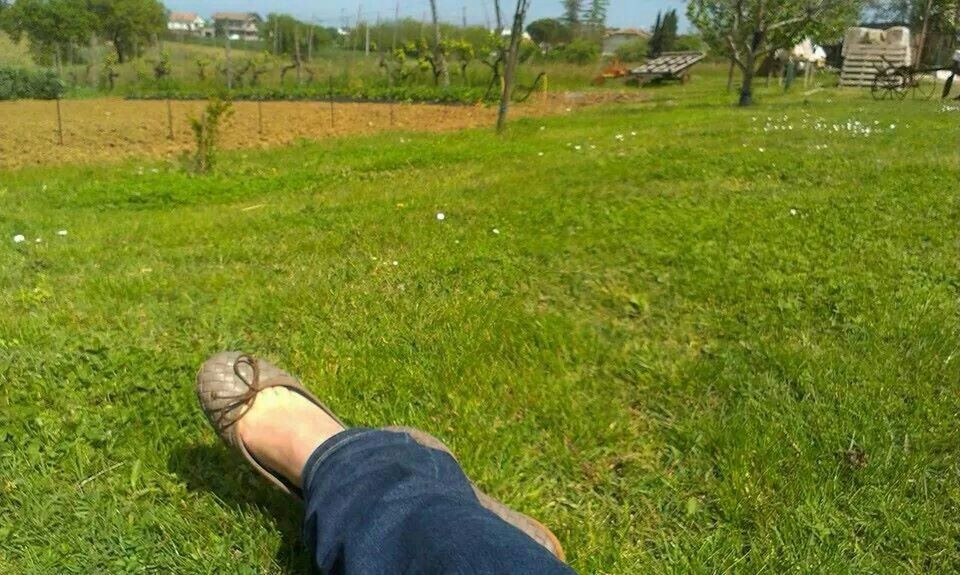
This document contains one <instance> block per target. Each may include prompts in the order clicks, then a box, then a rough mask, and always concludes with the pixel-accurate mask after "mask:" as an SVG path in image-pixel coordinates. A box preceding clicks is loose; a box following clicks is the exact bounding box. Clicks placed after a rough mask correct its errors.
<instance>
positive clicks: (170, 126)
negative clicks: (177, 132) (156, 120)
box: [167, 98, 173, 140]
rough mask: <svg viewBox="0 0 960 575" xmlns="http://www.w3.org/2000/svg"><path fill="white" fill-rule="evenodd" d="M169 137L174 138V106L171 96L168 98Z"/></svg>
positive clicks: (169, 138)
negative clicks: (171, 102) (171, 103)
mask: <svg viewBox="0 0 960 575" xmlns="http://www.w3.org/2000/svg"><path fill="white" fill-rule="evenodd" d="M167 139H168V140H172V139H173V107H172V106H171V105H170V98H167Z"/></svg>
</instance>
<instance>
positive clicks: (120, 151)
mask: <svg viewBox="0 0 960 575" xmlns="http://www.w3.org/2000/svg"><path fill="white" fill-rule="evenodd" d="M641 97H642V96H641V94H640V93H639V92H632V93H629V92H627V93H614V92H597V93H589V94H557V95H551V97H550V98H549V99H548V100H540V101H538V102H535V103H526V104H518V105H516V106H515V107H514V112H513V113H514V115H515V116H542V115H548V114H557V113H565V112H566V110H567V109H575V108H577V107H581V106H586V105H591V104H597V103H602V102H608V101H624V100H636V99H639V98H641ZM170 105H171V112H172V117H173V136H174V137H173V139H172V140H171V139H168V131H169V129H168V124H167V104H166V102H163V101H129V100H121V99H115V98H97V99H91V100H64V101H62V102H61V109H62V116H63V141H64V144H63V145H62V146H60V145H58V144H57V117H56V103H55V102H52V101H37V100H25V101H17V102H0V168H13V167H19V166H28V165H40V166H47V165H58V164H66V163H91V162H92V163H97V162H103V161H110V160H118V159H122V158H129V157H152V158H173V157H176V156H178V155H180V154H181V153H183V152H185V151H187V150H189V149H190V148H191V146H192V143H191V137H192V136H191V132H190V124H189V118H190V117H198V116H199V115H200V112H201V110H202V108H203V106H204V102H202V101H184V102H171V104H170ZM261 109H262V117H263V134H262V135H261V134H260V132H259V128H258V113H257V104H256V103H254V102H237V103H235V104H234V115H233V117H232V118H231V119H230V122H229V124H228V125H227V126H226V127H225V128H224V130H223V147H224V148H226V149H238V148H264V147H270V146H276V145H281V144H286V143H289V142H291V141H293V140H296V139H299V138H309V139H323V138H331V137H338V136H345V135H352V134H370V133H376V132H380V131H385V130H391V129H401V130H416V131H445V130H457V129H463V128H473V127H478V126H492V125H493V123H494V121H495V118H496V109H495V107H493V106H485V107H484V106H435V105H428V104H396V105H393V106H390V105H388V104H347V103H335V104H334V112H333V114H334V117H333V125H332V126H331V118H330V105H329V103H327V102H264V103H263V104H262V108H261Z"/></svg>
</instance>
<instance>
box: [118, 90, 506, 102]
mask: <svg viewBox="0 0 960 575" xmlns="http://www.w3.org/2000/svg"><path fill="white" fill-rule="evenodd" d="M211 95H219V96H221V97H229V98H230V99H232V100H263V101H301V100H307V101H322V100H328V99H330V97H331V96H332V97H333V98H334V99H335V100H338V101H350V102H429V103H437V104H478V103H484V102H486V101H493V100H494V99H496V97H497V96H498V95H499V94H497V93H496V91H493V92H492V94H491V96H490V97H489V98H485V95H486V90H485V89H483V88H466V87H462V86H456V87H453V86H451V87H450V88H446V89H443V88H437V87H435V86H395V87H393V88H389V87H384V86H365V87H362V88H346V87H336V86H334V88H333V90H332V92H331V90H330V88H328V87H325V86H297V87H293V88H282V89H281V88H277V89H256V88H241V89H238V90H234V91H232V92H230V93H229V94H212V93H206V92H187V91H181V90H158V91H147V92H132V93H130V94H128V95H127V98H128V99H131V100H163V99H171V100H202V99H206V98H207V97H209V96H211Z"/></svg>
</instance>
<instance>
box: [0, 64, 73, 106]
mask: <svg viewBox="0 0 960 575" xmlns="http://www.w3.org/2000/svg"><path fill="white" fill-rule="evenodd" d="M63 90H64V84H63V81H62V80H60V77H59V76H57V73H56V72H54V71H53V70H38V71H36V72H29V71H27V70H24V69H23V68H11V67H4V66H0V100H17V99H20V98H34V99H37V100H55V99H57V98H59V97H60V96H62V95H63Z"/></svg>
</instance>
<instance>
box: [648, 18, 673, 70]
mask: <svg viewBox="0 0 960 575" xmlns="http://www.w3.org/2000/svg"><path fill="white" fill-rule="evenodd" d="M676 42H677V11H676V10H668V11H667V12H666V13H665V14H663V15H661V14H660V13H659V12H657V21H656V23H655V24H654V25H653V34H652V35H651V36H650V42H649V44H648V46H647V55H648V56H650V57H651V58H656V57H657V56H659V55H660V54H662V53H663V52H670V51H671V50H673V49H674V48H675V46H676Z"/></svg>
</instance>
